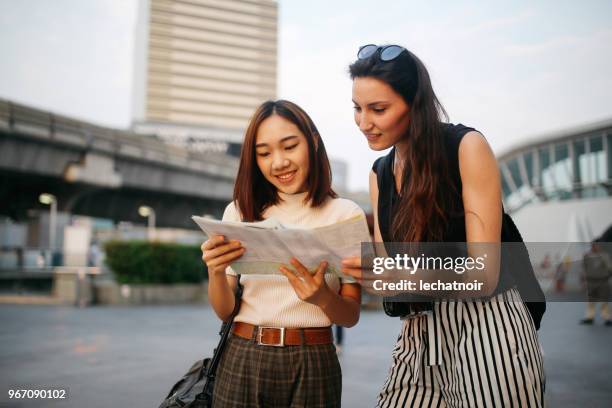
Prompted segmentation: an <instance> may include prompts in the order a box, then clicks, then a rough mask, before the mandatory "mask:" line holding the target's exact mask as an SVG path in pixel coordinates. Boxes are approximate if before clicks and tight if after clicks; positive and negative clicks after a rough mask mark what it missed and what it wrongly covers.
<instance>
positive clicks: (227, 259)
mask: <svg viewBox="0 0 612 408" xmlns="http://www.w3.org/2000/svg"><path fill="white" fill-rule="evenodd" d="M244 251H246V249H245V248H242V247H239V248H236V249H234V250H232V251H230V252H226V253H224V254H223V255H220V256H216V257H214V258H211V259H210V260H209V261H207V262H206V265H208V267H209V268H212V267H217V266H219V265H223V264H230V263H232V262H234V261H235V260H236V259H238V258H240V257H241V256H242V254H244Z"/></svg>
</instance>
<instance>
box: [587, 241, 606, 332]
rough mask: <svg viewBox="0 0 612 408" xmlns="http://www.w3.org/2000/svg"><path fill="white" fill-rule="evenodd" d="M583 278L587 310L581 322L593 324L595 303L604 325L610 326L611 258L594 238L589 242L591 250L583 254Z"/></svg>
mask: <svg viewBox="0 0 612 408" xmlns="http://www.w3.org/2000/svg"><path fill="white" fill-rule="evenodd" d="M583 265H584V278H585V281H586V288H587V298H588V300H589V302H588V303H587V310H586V314H585V317H584V319H582V320H581V321H580V323H581V324H593V322H594V321H595V314H596V308H597V304H598V303H599V304H600V305H601V306H600V311H599V313H600V315H601V318H602V319H603V320H604V324H605V325H606V326H612V317H611V316H610V308H609V306H608V299H609V297H610V285H609V282H608V281H609V279H610V275H612V260H611V259H610V254H608V253H607V252H606V251H605V250H604V249H603V248H602V246H601V242H600V240H595V241H593V243H592V244H591V250H590V251H589V252H587V253H586V254H585V255H584V259H583Z"/></svg>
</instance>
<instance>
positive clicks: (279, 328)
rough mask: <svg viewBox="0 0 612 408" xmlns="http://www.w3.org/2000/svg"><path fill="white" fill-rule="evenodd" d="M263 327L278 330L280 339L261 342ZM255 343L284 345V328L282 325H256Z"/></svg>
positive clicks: (274, 345) (275, 345)
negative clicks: (271, 341) (275, 341)
mask: <svg viewBox="0 0 612 408" xmlns="http://www.w3.org/2000/svg"><path fill="white" fill-rule="evenodd" d="M263 329H275V330H280V340H279V342H278V343H264V342H262V337H263ZM257 345H259V346H272V347H284V346H285V328H284V327H271V326H258V327H257Z"/></svg>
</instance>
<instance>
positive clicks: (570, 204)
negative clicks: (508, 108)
mask: <svg viewBox="0 0 612 408" xmlns="http://www.w3.org/2000/svg"><path fill="white" fill-rule="evenodd" d="M611 148H612V118H611V119H607V120H602V121H598V122H594V123H590V124H586V125H583V126H579V127H575V128H568V129H565V130H562V131H559V132H555V133H551V134H547V135H540V136H537V137H533V138H530V140H529V141H528V142H526V143H522V144H521V145H518V146H516V147H514V148H512V149H510V150H508V151H507V152H505V153H503V154H501V155H499V156H498V162H499V166H500V173H501V176H502V190H503V197H504V205H505V208H506V211H508V212H510V213H511V214H512V217H513V218H514V219H515V221H516V223H517V225H518V227H519V229H520V230H521V232H522V233H523V236H524V238H525V240H528V241H540V242H542V241H552V242H587V241H591V240H592V239H594V238H597V237H598V236H600V235H601V234H602V232H603V231H605V230H606V228H608V227H609V226H610V225H611V224H612V155H611V154H610V149H611Z"/></svg>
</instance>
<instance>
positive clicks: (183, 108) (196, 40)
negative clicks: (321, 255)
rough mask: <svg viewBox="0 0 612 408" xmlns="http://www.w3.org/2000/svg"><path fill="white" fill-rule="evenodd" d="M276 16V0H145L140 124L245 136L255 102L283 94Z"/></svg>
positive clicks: (180, 133)
mask: <svg viewBox="0 0 612 408" xmlns="http://www.w3.org/2000/svg"><path fill="white" fill-rule="evenodd" d="M277 20H278V14H277V4H276V1H272V0H140V2H139V12H138V23H137V35H136V41H135V62H134V90H133V128H134V130H135V131H137V132H139V133H150V134H157V135H159V136H161V137H164V138H166V139H168V138H170V139H172V140H174V141H181V140H190V141H191V143H192V142H193V141H194V140H199V141H200V142H204V143H208V144H210V143H215V141H218V142H240V141H241V140H242V137H243V135H244V129H245V127H246V125H247V123H248V120H249V118H250V116H251V114H252V113H253V111H254V109H255V108H256V107H257V106H258V105H259V104H260V103H261V102H263V101H265V100H267V99H273V98H275V96H276V82H277V79H276V77H277V75H276V73H277V68H276V66H277ZM208 147H210V145H209V146H208Z"/></svg>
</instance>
